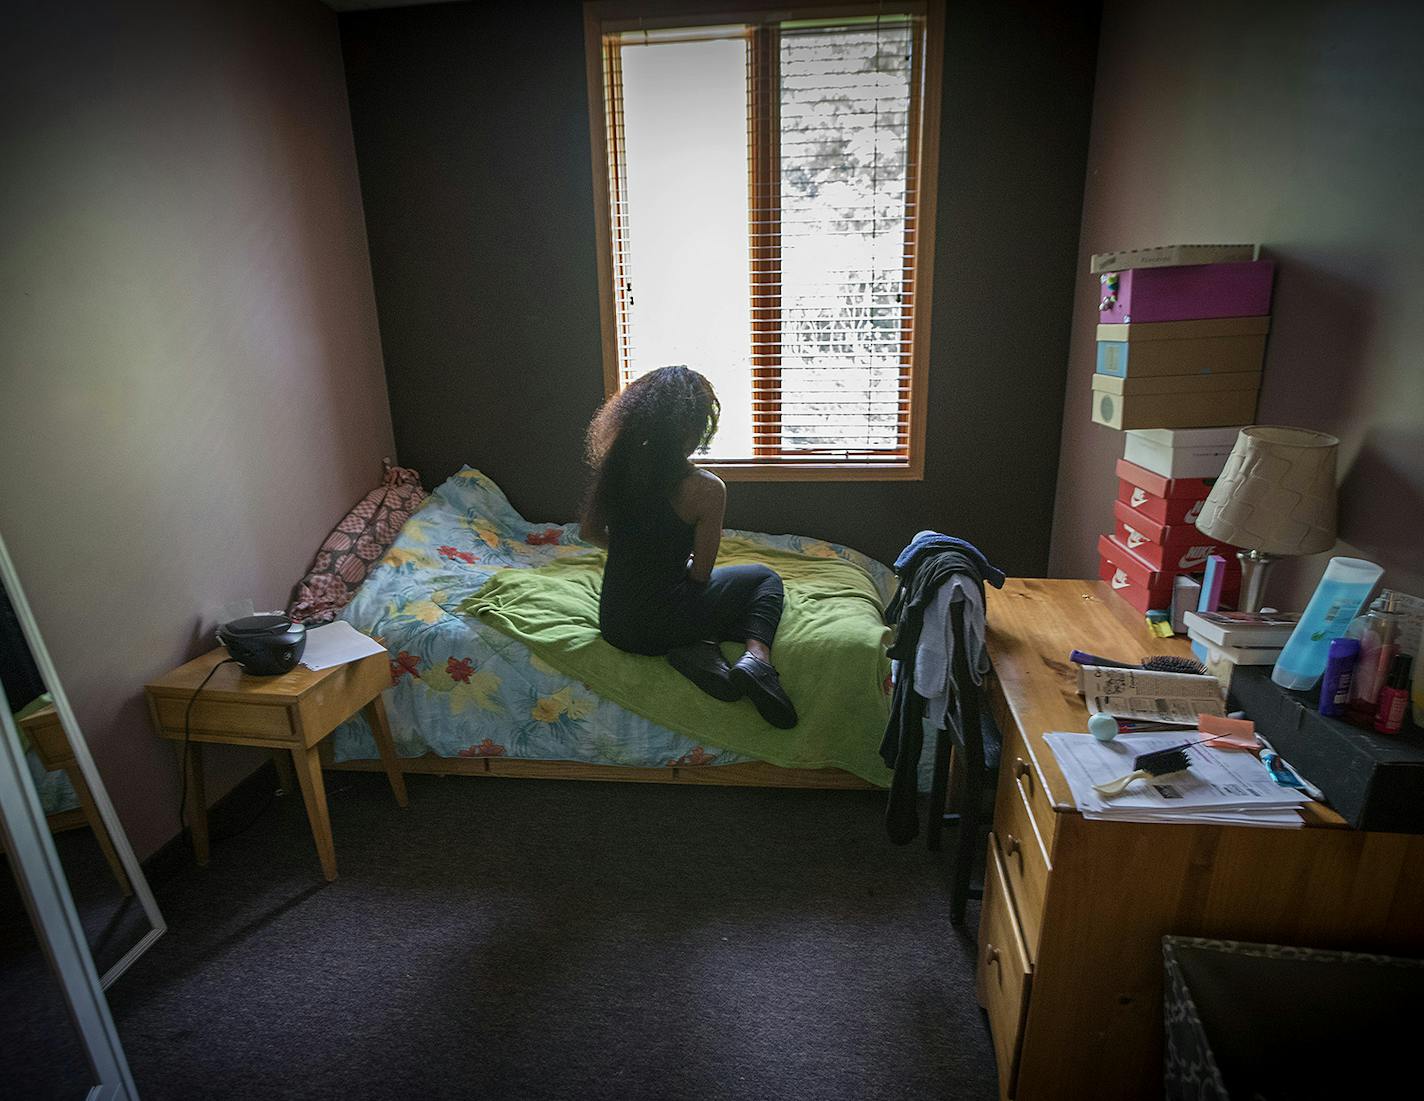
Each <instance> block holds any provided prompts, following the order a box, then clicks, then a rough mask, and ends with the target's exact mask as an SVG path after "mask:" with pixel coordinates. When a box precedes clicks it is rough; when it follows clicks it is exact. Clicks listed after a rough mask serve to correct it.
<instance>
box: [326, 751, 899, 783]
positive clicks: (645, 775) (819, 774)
mask: <svg viewBox="0 0 1424 1101" xmlns="http://www.w3.org/2000/svg"><path fill="white" fill-rule="evenodd" d="M321 754H322V766H323V767H324V768H334V769H346V770H349V771H352V772H379V771H381V769H382V768H383V767H384V766H382V764H381V762H380V761H379V760H371V761H341V762H339V763H338V762H335V761H333V760H332V759H331V749H330V743H329V742H323V743H322V746H321ZM401 770H402V771H403V772H413V773H429V774H446V775H460V776H503V777H512V778H517V779H526V780H613V781H618V782H621V783H635V784H713V785H721V786H723V787H743V788H836V789H854V790H880V789H879V788H877V787H876V785H875V784H872V783H870V782H869V781H867V780H862V779H861V778H860V777H859V776H856V775H854V774H853V773H850V772H846V771H845V770H843V769H839V768H782V767H781V766H779V765H772V764H767V763H766V762H765V761H748V762H746V763H745V764H738V765H697V766H685V765H671V766H668V767H667V768H625V767H624V766H622V765H590V764H585V763H583V762H582V761H531V760H521V759H519V758H506V757H437V756H435V755H434V754H431V753H427V754H426V755H425V756H423V757H403V758H401Z"/></svg>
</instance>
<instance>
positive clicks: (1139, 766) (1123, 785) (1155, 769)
mask: <svg viewBox="0 0 1424 1101" xmlns="http://www.w3.org/2000/svg"><path fill="white" fill-rule="evenodd" d="M1215 740H1216V739H1215V738H1203V739H1201V741H1196V742H1183V743H1182V744H1181V745H1174V746H1171V747H1170V748H1168V749H1157V750H1153V751H1152V752H1151V753H1143V754H1140V755H1139V756H1137V757H1134V758H1133V761H1132V771H1131V772H1129V773H1128V774H1127V775H1126V776H1119V777H1118V778H1117V779H1116V780H1109V781H1108V782H1107V783H1106V784H1094V785H1093V790H1094V791H1096V792H1097V793H1098V794H1099V795H1104V796H1110V795H1121V794H1122V793H1123V792H1124V791H1126V790H1127V785H1128V784H1130V783H1132V782H1133V781H1134V780H1153V779H1156V778H1157V777H1158V776H1170V775H1171V774H1172V773H1174V772H1185V771H1186V770H1187V769H1189V768H1190V767H1191V764H1192V763H1191V761H1189V760H1188V759H1187V750H1188V749H1190V748H1191V747H1192V746H1194V745H1201V744H1202V742H1212V741H1215Z"/></svg>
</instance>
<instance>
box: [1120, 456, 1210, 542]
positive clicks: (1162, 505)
mask: <svg viewBox="0 0 1424 1101" xmlns="http://www.w3.org/2000/svg"><path fill="white" fill-rule="evenodd" d="M1215 481H1216V479H1215V478H1164V477H1163V476H1162V475H1160V474H1154V473H1153V472H1152V471H1150V470H1148V469H1146V468H1145V467H1140V466H1138V465H1137V464H1136V463H1130V462H1128V461H1127V460H1126V459H1119V460H1118V461H1117V499H1118V500H1119V501H1121V502H1123V504H1125V505H1127V507H1128V508H1130V509H1133V510H1134V511H1136V512H1139V513H1141V514H1142V515H1143V516H1145V517H1147V518H1148V519H1149V520H1152V521H1154V522H1156V523H1158V524H1164V525H1167V526H1169V527H1174V526H1176V525H1178V524H1185V525H1190V524H1193V523H1195V522H1196V518H1197V516H1198V515H1199V514H1200V513H1201V510H1202V505H1204V504H1206V497H1207V494H1208V493H1210V492H1211V487H1212V484H1213V483H1214V482H1215Z"/></svg>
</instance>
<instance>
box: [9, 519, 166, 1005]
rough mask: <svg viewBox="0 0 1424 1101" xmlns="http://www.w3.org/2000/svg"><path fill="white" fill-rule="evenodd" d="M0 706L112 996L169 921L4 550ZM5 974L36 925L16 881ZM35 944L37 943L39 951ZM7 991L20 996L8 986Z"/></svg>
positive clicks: (11, 884)
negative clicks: (23, 931)
mask: <svg viewBox="0 0 1424 1101" xmlns="http://www.w3.org/2000/svg"><path fill="white" fill-rule="evenodd" d="M0 683H3V694H0V706H4V707H6V709H7V711H8V713H9V715H10V716H11V718H12V719H13V722H12V723H7V724H5V729H6V735H5V736H6V737H7V738H16V739H18V743H19V744H18V746H17V747H10V748H11V749H12V750H14V751H15V752H16V753H17V755H18V756H21V757H22V758H23V761H24V765H25V767H24V768H23V769H22V774H27V775H22V782H23V781H24V780H28V782H29V783H30V785H31V786H32V787H33V790H34V793H35V795H36V796H37V797H38V801H39V805H40V807H41V809H42V811H43V813H44V816H45V823H46V825H47V827H48V829H49V832H50V839H51V843H52V845H53V848H54V851H55V853H56V854H57V856H58V858H59V865H60V870H61V871H62V873H63V876H64V881H65V884H66V885H67V887H68V889H69V894H70V896H71V898H72V899H73V902H74V908H75V911H76V912H77V914H78V917H79V921H80V923H81V925H82V926H83V930H84V937H85V941H86V943H87V944H88V947H89V953H90V956H91V957H92V959H93V963H94V968H95V970H96V971H97V972H98V974H99V976H100V978H101V981H102V984H103V985H104V986H105V987H108V986H109V984H110V983H112V982H113V981H114V980H115V979H117V978H118V977H119V975H121V974H123V972H124V970H125V969H127V968H128V966H129V965H130V964H132V963H133V961H134V960H136V959H137V958H138V957H139V956H140V955H141V954H142V953H143V951H144V950H145V949H146V948H147V947H148V946H149V945H150V944H152V943H153V941H154V940H156V939H157V938H158V937H159V936H161V935H162V933H163V931H164V928H165V926H164V924H163V919H162V916H161V915H160V914H159V912H158V906H157V904H156V903H155V902H154V900H153V895H152V893H151V892H150V891H149V887H148V882H147V880H146V879H145V878H144V875H143V870H142V868H141V867H140V866H139V864H138V861H137V860H136V859H135V858H134V854H133V850H132V848H130V846H129V843H128V838H127V837H126V836H125V834H124V832H123V827H122V824H121V823H120V822H119V819H118V816H117V815H116V814H115V813H114V808H113V805H112V804H111V803H110V801H109V797H108V794H107V792H106V791H105V789H104V784H103V780H102V778H101V777H100V775H99V773H98V772H97V770H96V769H95V766H94V761H93V758H92V757H91V756H90V754H89V748H88V746H87V745H86V744H85V742H84V738H83V735H82V733H81V732H80V730H79V725H78V723H77V722H76V721H75V718H74V712H73V709H72V708H71V707H70V705H69V700H68V697H67V696H66V695H65V693H64V689H63V686H62V685H61V684H60V683H59V680H58V677H57V676H56V675H55V672H54V666H53V663H52V662H51V661H50V658H49V654H48V651H46V649H45V647H44V643H43V641H42V640H41V639H40V635H39V630H38V628H37V626H36V624H35V621H34V617H33V615H32V614H31V612H30V608H29V604H28V602H27V601H26V599H25V595H24V592H23V590H22V589H21V587H20V582H19V579H18V578H17V577H16V575H15V570H14V565H13V563H12V562H11V561H10V557H9V554H8V552H7V551H6V550H5V545H4V543H3V542H0ZM0 890H3V891H4V892H5V895H4V897H3V898H2V899H0V918H3V921H4V923H5V925H4V929H3V932H0V973H3V972H4V971H5V970H7V969H8V967H9V966H10V965H11V963H12V961H11V959H10V946H11V945H14V946H17V951H18V946H19V945H21V944H24V943H26V941H25V938H23V937H21V936H16V935H15V933H14V930H13V926H14V923H15V921H16V920H17V919H19V920H21V921H23V922H24V924H25V925H28V924H29V923H28V920H27V919H26V918H25V908H24V905H23V902H22V899H21V894H20V890H19V888H18V887H17V885H16V882H15V877H14V876H5V877H4V878H3V881H0ZM33 940H34V938H33V936H31V937H30V938H29V941H30V942H33ZM4 989H6V990H9V989H12V987H11V986H10V984H9V982H8V981H6V983H5V985H4Z"/></svg>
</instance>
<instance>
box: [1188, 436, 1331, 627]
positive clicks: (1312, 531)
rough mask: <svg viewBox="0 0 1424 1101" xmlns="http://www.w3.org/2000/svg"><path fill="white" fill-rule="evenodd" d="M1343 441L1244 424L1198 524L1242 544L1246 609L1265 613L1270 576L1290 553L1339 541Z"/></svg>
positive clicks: (1325, 547)
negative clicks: (1338, 470) (1338, 465)
mask: <svg viewBox="0 0 1424 1101" xmlns="http://www.w3.org/2000/svg"><path fill="white" fill-rule="evenodd" d="M1339 446H1340V441H1339V440H1337V439H1336V438H1335V437H1334V436H1327V435H1326V434H1325V433H1324V432H1312V431H1310V430H1309V429H1305V428H1280V427H1277V426H1274V425H1252V426H1251V427H1249V428H1243V429H1242V430H1241V432H1240V434H1239V435H1238V436H1237V437H1236V444H1235V446H1234V447H1233V448H1232V449H1231V454H1230V456H1229V457H1228V458H1227V460H1226V468H1225V469H1224V470H1223V471H1222V472H1221V477H1220V478H1218V479H1217V480H1216V484H1215V485H1213V486H1212V487H1211V494H1210V495H1209V496H1208V497H1207V499H1206V504H1204V505H1203V506H1202V510H1201V515H1200V516H1199V517H1198V518H1197V528H1198V530H1200V531H1201V532H1203V533H1204V534H1206V535H1208V536H1210V537H1211V538H1212V539H1215V540H1217V541H1219V542H1222V543H1230V544H1232V545H1233V546H1236V547H1240V548H1241V550H1240V551H1238V552H1237V555H1236V557H1237V558H1239V559H1240V560H1241V601H1240V609H1239V610H1240V611H1243V612H1258V611H1260V610H1261V605H1262V603H1263V602H1264V600H1265V595H1266V574H1267V571H1268V570H1269V569H1270V566H1271V564H1272V563H1273V562H1274V561H1275V560H1276V559H1277V558H1280V557H1283V556H1285V555H1296V554H1316V553H1318V552H1320V551H1326V550H1329V549H1330V548H1331V547H1333V546H1334V545H1335V456H1336V452H1337V451H1338V449H1339Z"/></svg>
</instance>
